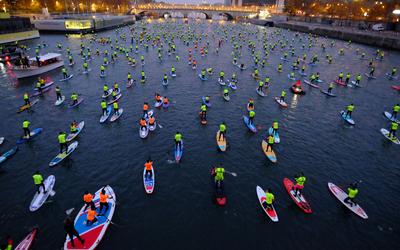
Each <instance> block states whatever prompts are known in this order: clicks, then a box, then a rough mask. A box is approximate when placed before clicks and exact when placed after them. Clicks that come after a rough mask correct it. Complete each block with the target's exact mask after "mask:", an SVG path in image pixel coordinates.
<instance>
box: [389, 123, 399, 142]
mask: <svg viewBox="0 0 400 250" xmlns="http://www.w3.org/2000/svg"><path fill="white" fill-rule="evenodd" d="M398 126H399V124H397V123H396V122H392V129H391V130H390V132H389V135H388V136H389V138H390V139H393V138H395V137H396V131H397V127H398ZM391 135H392V136H391Z"/></svg>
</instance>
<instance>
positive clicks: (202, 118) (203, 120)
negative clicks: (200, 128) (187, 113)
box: [199, 111, 207, 125]
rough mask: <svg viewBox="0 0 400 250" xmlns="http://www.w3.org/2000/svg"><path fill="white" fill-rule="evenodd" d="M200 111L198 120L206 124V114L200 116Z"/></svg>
mask: <svg viewBox="0 0 400 250" xmlns="http://www.w3.org/2000/svg"><path fill="white" fill-rule="evenodd" d="M201 113H202V112H201V111H200V112H199V118H200V122H201V124H203V125H206V124H207V118H206V116H202V114H201Z"/></svg>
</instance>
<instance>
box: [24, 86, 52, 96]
mask: <svg viewBox="0 0 400 250" xmlns="http://www.w3.org/2000/svg"><path fill="white" fill-rule="evenodd" d="M50 89H51V88H45V89H43V90H42V93H40V92H36V93H35V94H32V95H30V96H29V97H35V96H39V95H42V94H44V93H46V92H47V91H50Z"/></svg>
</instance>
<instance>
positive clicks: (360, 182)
mask: <svg viewBox="0 0 400 250" xmlns="http://www.w3.org/2000/svg"><path fill="white" fill-rule="evenodd" d="M361 182H362V180H359V181H355V182H353V183H352V184H354V183H361ZM347 186H350V185H342V186H339V187H347Z"/></svg>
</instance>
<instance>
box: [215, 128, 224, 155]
mask: <svg viewBox="0 0 400 250" xmlns="http://www.w3.org/2000/svg"><path fill="white" fill-rule="evenodd" d="M219 133H220V131H219V130H218V132H217V138H216V139H217V144H218V147H219V149H220V150H221V151H222V152H225V151H226V138H225V136H222V135H221V138H220V137H219Z"/></svg>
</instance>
